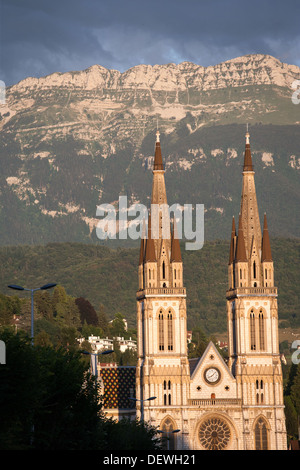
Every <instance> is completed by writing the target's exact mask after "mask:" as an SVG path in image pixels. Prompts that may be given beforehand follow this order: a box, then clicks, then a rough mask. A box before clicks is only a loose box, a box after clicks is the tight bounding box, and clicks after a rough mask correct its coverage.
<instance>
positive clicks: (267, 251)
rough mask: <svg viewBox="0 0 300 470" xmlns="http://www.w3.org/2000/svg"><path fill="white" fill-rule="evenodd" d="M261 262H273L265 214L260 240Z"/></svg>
mask: <svg viewBox="0 0 300 470" xmlns="http://www.w3.org/2000/svg"><path fill="white" fill-rule="evenodd" d="M261 260H262V261H273V260H272V253H271V244H270V237H269V230H268V225H267V214H265V215H264V230H263V239H262V258H261Z"/></svg>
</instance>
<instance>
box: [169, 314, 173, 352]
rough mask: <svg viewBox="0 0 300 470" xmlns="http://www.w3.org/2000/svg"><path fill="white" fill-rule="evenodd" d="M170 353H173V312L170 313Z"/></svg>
mask: <svg viewBox="0 0 300 470" xmlns="http://www.w3.org/2000/svg"><path fill="white" fill-rule="evenodd" d="M168 351H173V317H172V313H171V310H169V313H168Z"/></svg>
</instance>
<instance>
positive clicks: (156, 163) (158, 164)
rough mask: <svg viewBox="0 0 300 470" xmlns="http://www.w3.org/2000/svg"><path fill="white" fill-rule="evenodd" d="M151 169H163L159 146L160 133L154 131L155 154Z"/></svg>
mask: <svg viewBox="0 0 300 470" xmlns="http://www.w3.org/2000/svg"><path fill="white" fill-rule="evenodd" d="M153 170H164V164H163V160H162V154H161V147H160V133H159V131H158V130H157V131H156V142H155V156H154V166H153Z"/></svg>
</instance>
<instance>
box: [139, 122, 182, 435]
mask: <svg viewBox="0 0 300 470" xmlns="http://www.w3.org/2000/svg"><path fill="white" fill-rule="evenodd" d="M164 174H165V169H164V164H163V160H162V152H161V146H160V135H159V132H158V131H157V134H156V144H155V157H154V165H153V183H152V197H151V209H150V212H149V216H148V228H147V230H146V233H147V236H144V237H142V239H141V247H140V258H139V290H138V292H137V295H136V298H137V334H138V364H137V375H136V397H137V399H138V402H137V415H138V416H139V417H141V419H144V420H147V421H149V422H151V424H153V425H155V426H159V427H160V429H161V430H164V431H165V432H166V433H172V430H175V429H180V430H181V431H182V433H181V435H180V439H183V436H184V426H185V422H184V419H185V418H184V412H183V410H184V407H185V406H186V405H187V400H188V395H189V381H190V371H189V364H188V359H187V327H186V290H185V287H184V285H183V266H182V258H181V251H180V245H179V239H178V237H177V232H176V225H175V223H173V224H171V221H170V216H169V210H168V206H167V195H166V187H165V176H164ZM153 397H155V398H153ZM149 398H152V399H151V400H149ZM173 436H174V435H173Z"/></svg>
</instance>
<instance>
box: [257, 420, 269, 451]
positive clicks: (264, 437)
mask: <svg viewBox="0 0 300 470" xmlns="http://www.w3.org/2000/svg"><path fill="white" fill-rule="evenodd" d="M254 435H255V450H268V430H267V425H266V422H265V420H264V419H263V418H259V419H258V420H257V423H256V425H255V428H254Z"/></svg>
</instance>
